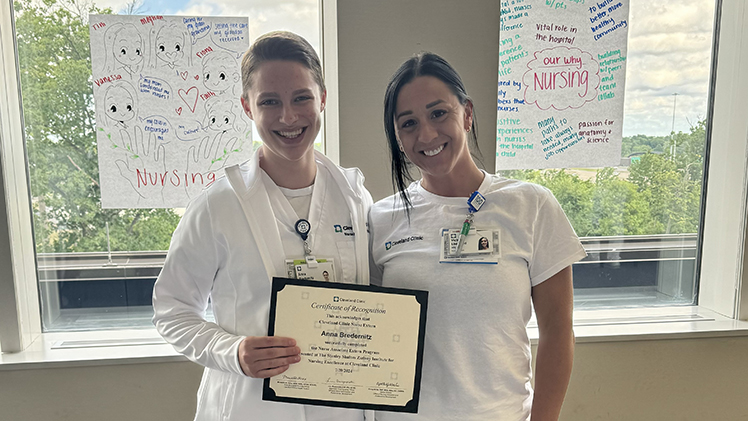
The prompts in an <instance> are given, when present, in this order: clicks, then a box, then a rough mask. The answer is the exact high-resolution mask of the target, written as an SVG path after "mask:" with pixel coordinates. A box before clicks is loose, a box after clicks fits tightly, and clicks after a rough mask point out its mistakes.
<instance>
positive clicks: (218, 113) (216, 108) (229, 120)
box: [207, 100, 236, 132]
mask: <svg viewBox="0 0 748 421" xmlns="http://www.w3.org/2000/svg"><path fill="white" fill-rule="evenodd" d="M231 108H232V107H231V101H220V100H217V101H215V102H212V103H210V104H209V105H208V107H207V126H208V128H210V129H211V130H215V131H217V132H225V131H228V130H231V129H232V128H233V125H234V120H236V114H234V112H233V111H232V110H231Z"/></svg>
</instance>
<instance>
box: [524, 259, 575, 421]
mask: <svg viewBox="0 0 748 421" xmlns="http://www.w3.org/2000/svg"><path fill="white" fill-rule="evenodd" d="M532 302H533V306H534V307H535V315H536V317H537V319H538V330H539V332H540V337H539V339H538V352H537V356H536V358H535V396H534V398H533V402H532V416H531V420H532V421H548V420H550V421H556V420H558V416H559V413H560V412H561V405H562V404H563V402H564V396H565V395H566V388H567V387H568V385H569V378H570V377H571V367H572V364H573V361H574V332H573V330H572V312H573V308H574V286H573V284H572V275H571V266H567V267H566V268H564V269H562V270H561V271H560V272H558V273H557V274H555V275H553V276H551V277H550V278H548V279H547V280H546V281H545V282H542V283H540V284H539V285H537V286H535V287H533V288H532Z"/></svg>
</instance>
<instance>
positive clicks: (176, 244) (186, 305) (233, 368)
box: [153, 193, 244, 375]
mask: <svg viewBox="0 0 748 421" xmlns="http://www.w3.org/2000/svg"><path fill="white" fill-rule="evenodd" d="M218 256H219V254H218V252H217V247H216V238H215V236H214V234H213V226H212V223H211V216H210V208H209V206H208V201H207V195H206V193H203V194H201V195H200V196H199V197H198V198H197V199H195V201H194V202H193V203H192V204H190V206H189V207H188V208H187V211H186V212H185V214H184V216H183V217H182V220H181V221H180V222H179V225H178V226H177V229H176V230H175V231H174V235H173V237H172V240H171V245H170V247H169V252H168V254H167V256H166V261H165V262H164V268H163V270H162V271H161V274H160V275H159V277H158V279H157V280H156V284H155V285H154V288H153V310H154V315H153V324H154V325H155V326H156V330H158V332H159V333H160V334H161V336H163V337H164V339H165V340H166V341H167V342H168V343H170V344H171V345H172V346H174V348H175V349H176V350H177V351H178V352H179V353H181V354H183V355H184V356H186V357H187V358H189V359H190V360H191V361H194V362H196V363H198V364H201V365H203V366H205V367H208V368H213V369H217V370H222V371H227V372H231V373H236V374H242V375H243V372H242V369H241V366H240V365H239V359H238V349H239V343H240V342H241V341H242V340H243V339H244V337H243V336H238V335H234V334H231V333H229V332H226V331H225V330H224V329H222V328H221V327H220V326H218V325H217V324H215V323H211V322H208V321H206V320H205V318H204V316H205V310H206V309H207V306H208V299H209V297H210V293H211V289H212V286H213V281H214V279H215V275H216V272H217V271H218V269H219V265H220V259H219V257H218Z"/></svg>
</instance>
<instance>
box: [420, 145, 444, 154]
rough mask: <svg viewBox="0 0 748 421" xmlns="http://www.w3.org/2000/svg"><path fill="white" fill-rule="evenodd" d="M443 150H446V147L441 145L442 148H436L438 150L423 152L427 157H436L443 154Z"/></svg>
mask: <svg viewBox="0 0 748 421" xmlns="http://www.w3.org/2000/svg"><path fill="white" fill-rule="evenodd" d="M442 149H444V145H441V146H439V147H438V148H436V149H433V150H430V151H423V153H424V154H425V155H426V156H434V155H436V154H438V153H439V152H441V151H442Z"/></svg>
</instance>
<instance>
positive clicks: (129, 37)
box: [112, 25, 143, 67]
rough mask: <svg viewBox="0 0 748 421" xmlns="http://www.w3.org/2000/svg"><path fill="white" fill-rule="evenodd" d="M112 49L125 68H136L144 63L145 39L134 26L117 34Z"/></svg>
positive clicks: (127, 27) (125, 28)
mask: <svg viewBox="0 0 748 421" xmlns="http://www.w3.org/2000/svg"><path fill="white" fill-rule="evenodd" d="M112 48H113V50H114V58H115V60H117V61H118V62H119V63H121V64H123V65H125V66H130V67H132V66H136V65H138V64H139V63H140V62H142V61H143V39H142V38H141V37H140V34H139V33H138V31H137V29H135V27H133V26H132V25H129V26H126V27H124V28H122V30H120V31H119V32H117V35H116V36H115V37H114V44H113V45H112Z"/></svg>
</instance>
